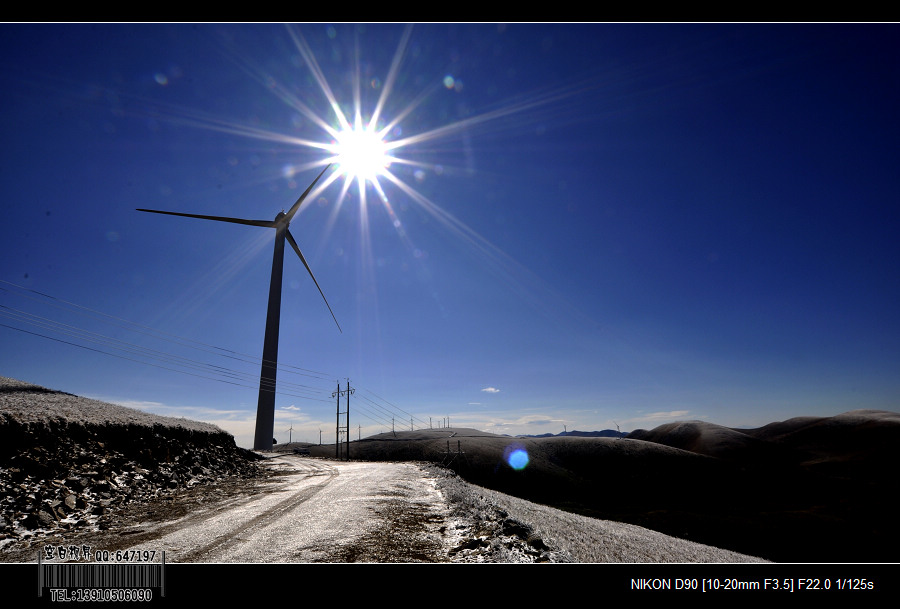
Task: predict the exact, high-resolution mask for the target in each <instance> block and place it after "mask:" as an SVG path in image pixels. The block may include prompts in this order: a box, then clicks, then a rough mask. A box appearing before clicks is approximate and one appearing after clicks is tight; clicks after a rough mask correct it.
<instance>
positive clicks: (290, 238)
mask: <svg viewBox="0 0 900 609" xmlns="http://www.w3.org/2000/svg"><path fill="white" fill-rule="evenodd" d="M284 236H285V237H287V240H288V242H289V243H290V244H291V247H292V248H294V251H295V252H297V255H298V256H300V262H302V263H303V266H305V267H306V270H307V271H309V276H310V277H312V280H313V283H315V284H316V287H317V288H319V294H321V295H322V300H324V301H325V306H326V307H328V311H329V312H330V313H331V317H332V318H333V319H334V323H335V324H337V327H338V330H340V331H341V334H343V333H344V331H343V330H341V324H339V323H338V320H337V317H335V316H334V311H332V310H331V305H330V304H328V299H327V298H325V293H324V292H323V291H322V288H320V287H319V282H318V281H316V276H315V275H313V272H312V269H311V268H309V264H308V263H307V262H306V258H304V257H303V252H301V251H300V247H299V246H298V245H297V242H296V241H294V236H293V235H291V233H290V231H288V230H287V229H285V231H284Z"/></svg>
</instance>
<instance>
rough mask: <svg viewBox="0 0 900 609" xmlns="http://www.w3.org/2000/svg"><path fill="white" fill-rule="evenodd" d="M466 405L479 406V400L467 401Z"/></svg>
mask: <svg viewBox="0 0 900 609" xmlns="http://www.w3.org/2000/svg"><path fill="white" fill-rule="evenodd" d="M467 406H481V402H469V403H468V404H467Z"/></svg>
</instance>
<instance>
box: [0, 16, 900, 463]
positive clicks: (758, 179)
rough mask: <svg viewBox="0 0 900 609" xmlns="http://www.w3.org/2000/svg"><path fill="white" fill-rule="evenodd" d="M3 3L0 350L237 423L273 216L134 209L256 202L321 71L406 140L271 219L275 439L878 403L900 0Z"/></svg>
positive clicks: (891, 304)
mask: <svg viewBox="0 0 900 609" xmlns="http://www.w3.org/2000/svg"><path fill="white" fill-rule="evenodd" d="M0 34H2V36H0V48H2V57H3V58H4V60H3V62H2V67H0V69H2V77H3V82H4V83H5V87H4V88H5V91H6V93H5V95H4V96H3V101H2V104H3V107H2V110H3V111H2V114H0V130H2V132H0V134H2V141H3V142H4V146H3V150H2V153H0V154H2V164H0V180H2V188H3V211H4V221H3V223H2V224H0V248H2V256H0V305H2V308H0V344H2V349H0V375H4V376H11V377H15V378H20V379H23V380H27V381H31V382H34V383H38V384H41V385H45V386H48V387H52V388H55V389H61V390H64V391H68V392H71V393H77V394H80V395H87V396H90V397H97V398H100V399H105V400H109V401H115V402H119V403H125V404H128V405H133V406H136V407H140V408H143V409H147V410H150V411H153V412H158V413H160V414H167V415H175V416H187V417H190V418H197V419H200V420H205V421H211V422H214V423H217V424H219V425H220V426H222V427H223V428H225V429H227V430H228V431H231V432H232V433H234V434H235V436H236V438H237V440H238V443H239V444H241V445H244V446H250V445H251V444H252V430H253V421H254V418H255V411H256V401H257V392H258V380H257V379H258V375H259V358H260V356H261V353H262V339H263V331H264V325H265V314H266V302H267V292H268V285H269V276H270V271H271V260H272V244H273V242H274V231H271V230H270V229H264V228H258V227H251V226H241V225H233V224H224V223H219V222H209V221H202V220H196V219H190V218H179V217H173V216H162V215H157V214H144V213H140V212H137V211H135V209H136V208H148V209H159V210H168V211H175V212H181V213H194V214H206V215H218V216H230V217H240V218H249V219H262V220H271V219H273V218H274V216H275V214H276V213H277V212H278V211H280V210H282V209H288V208H289V207H290V206H291V205H293V203H294V201H296V199H297V197H299V195H300V193H301V192H303V190H304V189H305V188H306V187H307V186H308V185H309V184H310V183H311V182H312V180H313V179H314V178H315V176H316V175H317V174H318V172H319V171H321V169H322V167H324V164H325V163H326V162H327V159H328V158H329V157H331V156H333V154H332V153H330V152H328V151H327V150H325V149H323V148H322V147H320V146H318V144H319V143H321V144H330V143H332V141H333V139H334V138H333V135H334V131H328V130H326V129H325V128H323V125H327V126H330V127H331V128H333V129H334V128H336V127H338V126H339V122H338V113H337V112H336V111H335V110H334V109H333V107H332V106H331V105H330V103H329V97H328V95H327V94H326V91H330V92H331V93H332V94H333V98H334V100H335V102H336V104H337V106H338V107H339V108H340V111H339V112H340V113H341V114H343V115H346V117H347V118H348V120H349V121H350V122H351V123H352V122H353V115H354V110H355V107H356V106H358V107H359V109H360V115H361V118H362V119H363V121H368V120H369V119H370V118H371V117H372V115H373V113H375V111H376V108H379V110H378V116H379V119H378V122H377V126H378V127H379V128H380V127H383V126H388V127H389V128H388V130H387V131H386V132H385V134H384V136H383V139H384V141H385V142H387V143H388V145H395V146H397V147H396V148H395V149H393V150H391V155H393V157H394V160H393V161H392V162H391V163H390V165H389V166H388V167H387V171H388V172H389V173H390V176H385V175H382V176H381V177H379V178H378V185H379V187H380V189H381V190H382V191H383V193H384V200H383V199H382V197H381V196H380V195H379V193H378V192H377V190H376V188H375V185H374V184H373V183H371V182H366V188H365V191H364V193H365V197H364V199H365V200H364V201H363V200H362V198H361V197H360V191H359V189H358V184H357V183H356V182H354V183H353V184H352V185H351V187H350V188H348V189H346V190H345V189H343V184H344V176H343V174H342V173H341V170H340V167H336V168H332V169H330V170H329V171H328V172H326V175H325V176H324V177H323V183H327V187H326V188H323V189H317V190H316V191H314V192H313V195H312V196H311V197H310V198H309V199H307V201H306V202H305V203H304V205H303V206H302V207H301V210H300V212H299V213H298V214H297V216H296V217H295V218H294V220H293V222H292V224H291V232H292V233H293V235H294V236H295V237H296V239H297V241H298V243H299V245H300V248H301V249H302V250H303V252H304V254H305V256H306V257H307V259H308V261H309V263H310V266H311V268H312V270H313V272H314V273H315V275H316V278H317V280H318V282H319V284H320V286H321V287H322V290H323V291H324V293H325V296H326V297H327V299H328V302H329V304H330V305H331V308H332V309H333V310H334V313H335V315H336V317H337V319H338V321H339V323H340V325H341V328H342V329H343V332H339V331H338V329H337V327H336V326H335V324H334V322H333V321H332V319H331V315H330V314H329V313H328V309H327V308H326V306H325V304H324V303H323V302H322V299H321V297H320V296H319V294H318V291H317V290H316V288H315V286H314V285H313V283H312V281H311V280H310V279H309V276H308V274H307V273H306V271H305V269H304V268H303V265H302V263H301V262H300V261H299V259H297V257H296V256H295V255H293V253H292V252H291V251H290V250H288V252H287V255H286V257H285V268H284V285H285V288H284V294H283V299H282V322H281V345H280V351H279V363H280V364H281V365H283V366H291V367H292V368H290V369H285V370H284V371H282V372H280V373H279V379H278V380H279V392H280V393H279V395H278V397H277V400H276V438H277V439H278V440H279V441H286V440H287V439H288V431H287V430H288V429H289V428H292V431H291V432H290V434H291V438H292V439H295V440H296V439H300V440H307V441H318V438H319V430H320V429H321V430H322V438H323V440H324V441H332V440H333V438H334V421H335V404H334V401H333V399H332V396H331V394H332V392H334V390H335V388H336V387H335V386H336V382H337V381H340V382H341V383H342V385H343V384H345V383H346V379H347V378H349V379H350V383H351V386H352V387H354V388H355V390H356V393H354V395H353V397H352V398H351V423H350V425H351V428H352V437H354V438H355V437H356V436H357V434H361V435H363V436H365V435H368V434H371V433H378V432H381V431H385V430H386V429H390V427H391V425H396V427H397V428H398V429H403V428H406V429H408V428H409V426H410V418H411V417H412V418H413V425H414V426H415V427H422V426H427V425H428V424H432V425H435V426H437V425H438V424H439V423H440V422H441V421H442V420H443V418H444V417H448V416H449V417H450V422H451V424H452V425H454V426H470V427H475V428H478V429H483V430H486V431H493V432H497V433H509V434H520V433H545V432H552V433H556V432H559V431H562V430H563V429H564V428H567V429H569V430H572V429H582V430H588V429H604V428H614V427H615V425H616V424H618V425H620V427H621V428H622V429H623V430H631V429H636V428H641V427H643V428H650V427H654V426H656V425H658V424H661V423H664V422H668V421H672V420H677V419H701V420H707V421H711V422H714V423H720V424H723V425H728V426H738V427H741V426H743V427H753V426H758V425H763V424H765V423H768V422H770V421H774V420H783V419H786V418H789V417H793V416H801V415H832V414H837V413H839V412H844V411H847V410H852V409H857V408H876V409H886V410H896V409H897V401H898V396H900V366H898V364H900V340H898V337H900V332H898V330H900V324H898V315H897V311H898V296H900V287H898V286H900V276H898V263H900V251H898V250H900V248H898V245H897V244H898V241H897V234H898V228H900V214H898V209H897V202H898V192H900V189H898V186H900V172H898V171H897V166H898V164H897V161H898V158H900V128H898V127H900V120H898V118H897V112H896V109H897V108H898V107H900V84H898V83H900V59H898V57H900V53H898V50H900V48H898V46H900V43H898V42H897V40H900V38H898V30H897V26H895V25H866V24H860V25H850V24H831V25H825V24H510V25H497V24H420V25H416V26H413V27H411V28H410V27H408V26H406V25H403V24H393V25H376V24H367V25H352V24H333V25H332V24H325V23H322V24H303V25H295V26H290V27H287V26H285V25H281V24H149V25H148V24H131V25H129V24H57V25H42V24H4V25H0ZM326 84H327V86H326ZM355 100H358V102H357V101H355ZM379 103H380V104H381V105H379ZM395 119H397V120H396V122H393V121H395ZM338 130H339V129H338ZM101 337H104V338H101ZM112 340H115V341H120V342H115V343H114V342H111V341H112ZM176 358H178V359H176Z"/></svg>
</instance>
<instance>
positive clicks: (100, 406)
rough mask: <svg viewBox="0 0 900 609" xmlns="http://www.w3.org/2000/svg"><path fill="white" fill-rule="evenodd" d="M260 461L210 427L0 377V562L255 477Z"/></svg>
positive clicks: (228, 437)
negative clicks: (177, 497)
mask: <svg viewBox="0 0 900 609" xmlns="http://www.w3.org/2000/svg"><path fill="white" fill-rule="evenodd" d="M259 458H260V457H259V456H258V455H256V454H255V453H253V452H251V451H248V450H245V449H242V448H239V447H237V446H236V445H235V443H234V438H233V437H232V436H231V435H230V434H228V433H226V432H225V431H223V430H221V429H219V428H218V427H215V426H214V425H209V424H206V423H199V422H196V421H189V420H186V419H174V418H169V417H159V416H155V415H149V414H146V413H143V412H140V411H137V410H132V409H128V408H123V407H120V406H115V405H112V404H106V403H103V402H98V401H96V400H89V399H86V398H81V397H78V396H74V395H71V394H67V393H64V392H61V391H54V390H50V389H46V388H43V387H38V386H36V385H31V384H28V383H24V382H21V381H16V380H13V379H8V378H5V377H0V497H2V499H0V553H2V551H3V549H4V548H5V547H10V546H12V545H17V543H18V542H31V541H36V540H37V539H39V538H41V537H46V536H48V535H53V534H59V533H62V534H75V533H78V532H79V531H81V530H84V531H87V530H102V529H104V528H107V527H109V525H110V523H111V522H113V521H114V519H115V518H116V517H117V514H118V513H119V512H121V511H122V510H123V509H124V508H126V507H127V506H129V505H131V504H136V503H139V504H145V503H148V502H150V500H153V499H159V498H161V497H165V496H167V495H173V494H177V493H179V492H183V491H184V490H186V489H190V488H191V487H194V486H197V485H210V484H213V485H215V484H226V483H228V482H230V481H233V480H234V479H235V478H247V477H254V476H258V475H259V474H260V470H259V468H258V466H257V464H256V461H257V460H258V459H259ZM29 545H30V544H29Z"/></svg>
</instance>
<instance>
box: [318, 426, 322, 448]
mask: <svg viewBox="0 0 900 609" xmlns="http://www.w3.org/2000/svg"><path fill="white" fill-rule="evenodd" d="M319 446H322V430H321V429H320V430H319Z"/></svg>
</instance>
